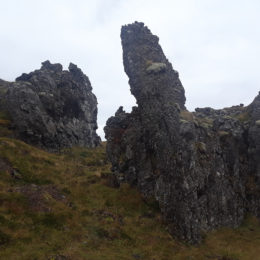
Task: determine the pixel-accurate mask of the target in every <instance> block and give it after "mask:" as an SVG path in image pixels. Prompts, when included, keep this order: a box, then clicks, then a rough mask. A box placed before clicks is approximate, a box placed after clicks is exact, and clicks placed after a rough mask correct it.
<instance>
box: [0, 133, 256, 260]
mask: <svg viewBox="0 0 260 260" xmlns="http://www.w3.org/2000/svg"><path fill="white" fill-rule="evenodd" d="M0 159H1V161H2V164H3V167H2V168H1V169H0V259H55V256H58V255H63V256H66V257H68V258H69V259H73V260H74V259H76V260H77V259H87V260H89V259H91V260H99V259H100V260H101V259H102V260H116V259H120V260H121V259H125V260H134V259H147V260H148V259H149V260H150V259H151V260H173V259H174V260H175V259H177V260H178V259H184V260H185V259H216V260H217V259H222V260H225V259H226V260H235V259H245V260H246V259H250V260H251V259H259V255H260V225H259V221H258V220H257V219H256V218H254V217H252V216H249V217H248V218H247V219H246V220H245V222H244V224H243V225H242V226H241V227H240V228H237V229H228V228H222V229H219V230H217V231H214V232H211V233H209V234H208V235H207V236H206V238H205V241H204V242H203V243H202V244H200V245H199V246H189V245H186V244H184V243H181V242H180V241H177V240H174V239H173V238H172V237H171V236H170V235H169V234H168V232H167V231H166V226H165V225H164V224H163V222H162V219H161V215H160V212H159V210H158V204H157V203H156V202H154V201H145V200H144V199H143V198H142V196H141V195H140V193H139V192H138V191H137V190H136V189H135V188H133V187H130V186H129V185H127V184H124V185H121V187H120V188H113V187H111V185H109V178H110V177H111V172H110V170H109V169H110V165H109V164H108V162H107V159H106V155H105V144H103V145H102V146H101V147H99V148H96V149H84V148H76V147H75V148H73V149H67V150H64V151H63V152H62V153H61V154H51V153H47V152H45V151H43V150H40V149H37V148H35V147H32V146H30V145H27V144H25V143H23V142H21V141H18V140H14V139H9V138H6V137H2V138H0ZM13 169H15V171H16V172H17V173H18V174H19V175H18V176H19V178H15V177H14V176H13V175H12V170H13Z"/></svg>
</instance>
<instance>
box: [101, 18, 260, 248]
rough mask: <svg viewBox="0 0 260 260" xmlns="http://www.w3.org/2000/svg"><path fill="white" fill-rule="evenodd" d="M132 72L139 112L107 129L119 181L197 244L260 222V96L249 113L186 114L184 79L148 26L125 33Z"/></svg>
mask: <svg viewBox="0 0 260 260" xmlns="http://www.w3.org/2000/svg"><path fill="white" fill-rule="evenodd" d="M121 37H122V46H123V58H124V66H125V71H126V73H127V75H128V76H129V84H130V87H131V92H132V94H133V95H134V96H135V98H136V100H137V104H138V107H134V108H133V110H132V112H131V113H125V112H124V111H123V108H122V107H120V108H119V110H118V111H117V112H116V114H115V116H114V117H111V118H110V119H108V121H107V125H106V127H105V133H106V138H107V141H108V143H107V155H108V157H109V160H110V161H111V162H112V170H113V171H114V172H115V173H116V174H117V176H118V181H119V182H124V181H127V182H129V183H131V184H132V185H137V187H138V188H139V190H140V191H141V192H142V193H143V194H144V195H145V196H146V197H154V198H156V200H157V201H158V202H159V206H160V209H161V211H162V214H163V217H164V219H165V220H166V222H167V223H168V226H169V231H170V232H171V234H173V235H174V236H178V237H180V238H182V239H184V240H186V241H189V242H191V243H196V242H199V241H200V240H201V238H202V235H203V233H204V232H206V231H208V230H211V229H214V228H217V227H220V226H230V227H236V226H238V225H239V224H241V222H242V220H243V219H244V216H245V214H246V212H251V213H253V214H255V215H257V216H260V163H259V159H258V158H259V156H260V134H259V133H260V131H259V129H260V96H258V97H257V98H256V99H255V100H254V102H253V103H252V104H251V105H250V106H248V107H243V106H242V105H240V106H233V107H231V108H225V109H221V110H214V109H212V108H198V109H196V112H194V113H191V112H189V111H187V110H186V109H185V96H184V90H183V87H182V85H181V82H180V80H179V77H178V73H177V72H176V71H174V70H173V69H172V66H171V64H170V63H169V62H168V60H167V59H166V58H165V56H164V54H163V52H162V49H161V47H160V45H159V44H158V38H157V37H156V36H154V35H152V34H151V32H150V31H149V29H148V28H147V27H145V26H144V24H143V23H137V22H136V23H134V24H130V25H127V26H123V27H122V32H121Z"/></svg>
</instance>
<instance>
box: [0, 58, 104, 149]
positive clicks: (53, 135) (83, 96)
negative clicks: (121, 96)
mask: <svg viewBox="0 0 260 260" xmlns="http://www.w3.org/2000/svg"><path fill="white" fill-rule="evenodd" d="M0 85H1V82H0ZM2 85H4V84H2ZM5 86H6V82H5ZM1 103H2V104H3V103H4V105H3V106H4V108H5V109H6V110H7V112H8V113H9V115H10V116H11V119H12V128H13V130H14V132H15V134H16V136H17V137H18V138H20V139H22V140H24V141H25V142H27V143H30V144H33V145H36V146H39V147H43V148H46V149H48V150H53V151H58V150H60V149H62V148H65V147H71V146H88V147H95V146H97V145H98V144H99V143H100V138H99V137H98V136H97V134H96V129H97V122H96V119H97V100H96V97H95V95H94V94H93V93H92V87H91V84H90V81H89V79H88V77H87V76H86V75H84V74H83V72H82V71H81V70H80V69H79V68H78V67H77V66H76V65H74V64H72V63H71V64H70V65H69V70H68V71H66V70H65V71H64V70H62V65H61V64H51V63H50V62H49V61H45V62H43V63H42V67H41V69H39V70H35V71H34V72H31V73H29V74H25V73H24V74H22V75H21V76H20V77H18V78H17V79H16V81H15V82H12V83H9V85H8V90H7V91H5V93H4V94H3V95H2V102H1Z"/></svg>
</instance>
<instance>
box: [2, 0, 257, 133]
mask: <svg viewBox="0 0 260 260" xmlns="http://www.w3.org/2000/svg"><path fill="white" fill-rule="evenodd" d="M134 21H142V22H144V23H145V24H146V25H147V26H148V27H149V28H150V29H151V31H152V33H154V34H156V35H158V36H159V37H160V44H161V46H162V48H163V50H164V52H165V54H166V56H167V57H168V59H169V60H170V61H171V62H172V64H173V67H174V69H176V70H177V71H179V74H180V78H181V81H182V83H183V85H184V88H185V91H186V97H187V103H186V105H187V107H188V109H190V110H194V108H196V107H205V106H211V107H213V108H222V107H225V106H231V105H237V104H239V103H244V104H245V105H247V104H248V103H250V102H251V101H252V99H253V98H254V97H255V96H256V95H257V93H258V91H259V90H260V73H259V69H260V66H259V62H260V1H259V0H159V1H158V0H0V78H2V79H5V80H9V81H12V80H14V79H15V78H16V77H17V76H19V75H20V74H22V73H23V72H30V71H33V70H35V69H38V68H39V67H40V66H41V62H42V61H45V60H47V59H48V60H50V61H51V62H53V63H54V62H55V63H56V62H58V63H61V64H62V65H63V67H64V69H67V67H68V64H69V62H73V63H75V64H77V65H78V66H79V67H80V68H81V69H82V70H83V72H84V73H85V74H86V75H87V76H88V77H89V79H90V81H91V83H92V86H93V92H94V93H95V95H96V96H97V99H98V103H99V105H98V110H99V113H98V124H99V129H98V133H99V134H100V135H102V136H103V127H104V125H105V122H106V120H107V118H108V117H110V116H111V115H114V113H115V111H116V110H117V108H118V107H119V106H120V105H123V106H124V108H125V109H126V110H127V111H130V109H131V107H132V106H133V105H134V104H135V100H134V98H133V97H132V96H131V94H130V91H129V86H128V78H127V77H126V75H125V73H124V69H123V64H122V48H121V41H120V29H121V26H122V25H124V24H128V23H132V22H134Z"/></svg>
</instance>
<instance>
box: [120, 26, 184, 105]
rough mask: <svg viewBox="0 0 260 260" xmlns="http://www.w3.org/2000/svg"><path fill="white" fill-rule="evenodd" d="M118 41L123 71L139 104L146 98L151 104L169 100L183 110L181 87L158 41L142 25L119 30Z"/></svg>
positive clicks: (182, 91) (124, 27)
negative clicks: (121, 48)
mask: <svg viewBox="0 0 260 260" xmlns="http://www.w3.org/2000/svg"><path fill="white" fill-rule="evenodd" d="M121 39H122V47H123V61H124V67H125V72H126V74H127V75H128V77H129V84H130V86H131V92H132V94H133V95H134V96H135V98H136V100H137V103H138V105H139V104H140V105H141V104H142V103H144V102H143V100H145V99H149V100H151V99H153V101H154V102H156V103H157V101H158V103H161V102H162V101H164V102H165V101H166V100H170V102H176V103H178V104H179V106H180V107H181V108H184V104H185V94H184V88H183V87H182V84H181V82H180V80H179V75H178V72H177V71H175V70H173V68H172V65H171V63H170V62H169V61H168V60H167V59H166V57H165V55H164V53H163V50H162V48H161V46H160V45H159V38H158V37H157V36H155V35H153V34H152V33H151V32H150V30H149V29H148V28H147V27H146V26H144V24H143V23H138V22H135V23H133V24H130V25H126V26H123V27H122V30H121Z"/></svg>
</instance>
